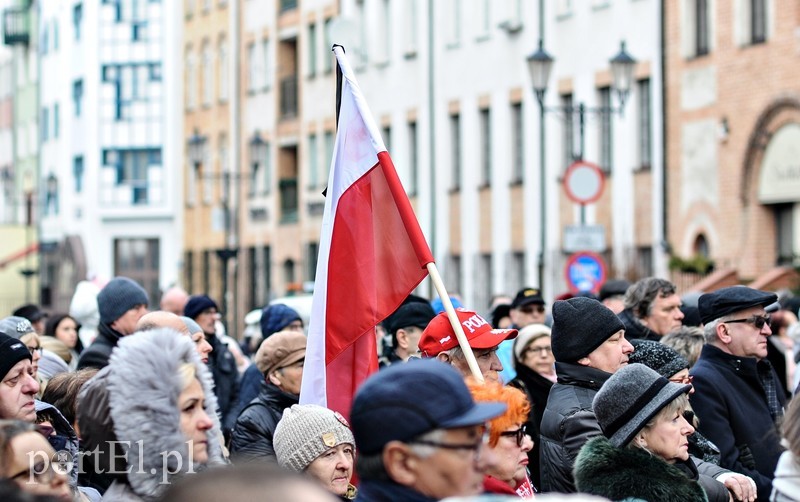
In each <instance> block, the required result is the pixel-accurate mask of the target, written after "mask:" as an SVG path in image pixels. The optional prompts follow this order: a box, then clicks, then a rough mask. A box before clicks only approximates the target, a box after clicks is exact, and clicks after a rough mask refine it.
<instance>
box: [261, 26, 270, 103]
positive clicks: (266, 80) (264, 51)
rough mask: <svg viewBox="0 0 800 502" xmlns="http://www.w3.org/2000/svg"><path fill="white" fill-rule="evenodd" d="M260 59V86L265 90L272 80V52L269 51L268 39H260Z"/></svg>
mask: <svg viewBox="0 0 800 502" xmlns="http://www.w3.org/2000/svg"><path fill="white" fill-rule="evenodd" d="M261 61H262V64H263V67H262V68H261V87H262V88H263V89H264V90H265V91H266V90H269V88H270V87H271V84H272V82H271V81H270V78H271V77H272V53H271V52H270V47H269V39H268V38H265V39H264V40H262V41H261Z"/></svg>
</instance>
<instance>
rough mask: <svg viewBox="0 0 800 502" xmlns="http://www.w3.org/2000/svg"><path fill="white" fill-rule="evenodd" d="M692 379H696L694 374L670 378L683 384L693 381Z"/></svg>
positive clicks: (671, 380)
mask: <svg viewBox="0 0 800 502" xmlns="http://www.w3.org/2000/svg"><path fill="white" fill-rule="evenodd" d="M692 380H694V375H686V376H685V377H680V378H670V379H669V381H670V382H674V383H682V384H690V383H692Z"/></svg>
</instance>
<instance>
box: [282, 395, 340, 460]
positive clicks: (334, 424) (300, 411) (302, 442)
mask: <svg viewBox="0 0 800 502" xmlns="http://www.w3.org/2000/svg"><path fill="white" fill-rule="evenodd" d="M345 443H346V444H350V445H352V446H353V448H355V444H356V440H355V439H354V438H353V433H352V432H351V431H350V424H348V423H347V420H345V418H344V417H343V416H342V415H340V414H339V413H337V412H335V411H331V410H329V409H328V408H323V407H322V406H317V405H316V404H295V405H292V407H291V408H286V409H285V410H283V418H281V420H280V422H278V425H277V426H276V427H275V434H274V435H273V446H274V447H275V455H276V456H277V457H278V463H279V464H280V465H281V466H282V467H286V468H288V469H291V470H293V471H297V472H303V471H304V470H306V467H308V465H309V464H310V463H311V462H313V461H314V459H316V458H317V457H319V456H320V455H322V454H323V453H325V452H326V451H328V450H329V449H331V448H334V447H336V446H338V445H340V444H345Z"/></svg>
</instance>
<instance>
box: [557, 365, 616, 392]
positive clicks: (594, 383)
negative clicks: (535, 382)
mask: <svg viewBox="0 0 800 502" xmlns="http://www.w3.org/2000/svg"><path fill="white" fill-rule="evenodd" d="M556 375H558V383H560V384H562V385H577V386H578V387H586V388H589V389H594V390H599V389H600V387H602V386H603V384H604V383H606V380H608V379H609V378H611V373H606V372H605V371H602V370H599V369H597V368H591V367H589V366H584V365H582V364H578V363H560V362H558V361H556Z"/></svg>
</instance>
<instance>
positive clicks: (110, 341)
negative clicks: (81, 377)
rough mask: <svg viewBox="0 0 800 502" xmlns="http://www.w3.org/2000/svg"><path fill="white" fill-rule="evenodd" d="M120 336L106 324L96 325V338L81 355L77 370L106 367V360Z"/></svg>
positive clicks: (120, 334)
mask: <svg viewBox="0 0 800 502" xmlns="http://www.w3.org/2000/svg"><path fill="white" fill-rule="evenodd" d="M122 336H123V335H122V333H120V332H119V331H116V330H115V329H114V328H112V327H111V326H109V325H108V324H106V323H103V322H101V323H100V324H98V325H97V338H95V339H94V341H93V342H92V344H91V345H89V348H87V349H86V350H84V351H83V354H81V358H80V359H79V360H78V369H79V370H82V369H84V368H97V369H102V368H105V367H106V366H108V358H109V357H110V356H111V351H112V350H114V348H115V347H116V346H117V343H119V340H120V338H122Z"/></svg>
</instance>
